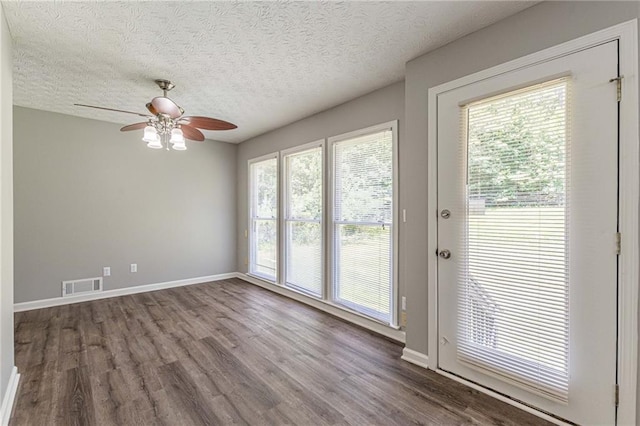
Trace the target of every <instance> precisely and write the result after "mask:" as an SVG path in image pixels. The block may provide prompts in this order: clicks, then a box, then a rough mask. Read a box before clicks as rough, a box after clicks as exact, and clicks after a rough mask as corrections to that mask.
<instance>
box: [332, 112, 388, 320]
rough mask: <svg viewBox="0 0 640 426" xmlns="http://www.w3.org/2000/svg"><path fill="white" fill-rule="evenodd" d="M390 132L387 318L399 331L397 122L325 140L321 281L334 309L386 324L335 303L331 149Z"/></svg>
mask: <svg viewBox="0 0 640 426" xmlns="http://www.w3.org/2000/svg"><path fill="white" fill-rule="evenodd" d="M387 130H390V131H391V137H392V141H391V146H392V153H391V159H392V160H391V161H392V180H393V182H392V193H393V194H392V209H391V211H392V223H391V230H392V233H391V265H390V267H391V301H390V309H391V312H390V315H389V326H391V327H393V328H398V327H399V318H398V317H399V311H400V309H399V306H398V303H399V285H398V251H399V250H398V249H399V247H398V234H399V233H398V228H399V223H398V216H399V215H398V120H392V121H388V122H386V123H381V124H376V125H373V126H369V127H366V128H363V129H359V130H354V131H352V132H347V133H342V134H339V135H336V136H332V137H329V138H327V150H328V153H327V155H326V158H327V163H328V164H327V166H328V167H327V169H328V173H327V185H326V186H327V188H326V190H327V191H329V195H328V197H327V201H328V203H327V205H326V208H325V213H326V214H327V216H328V217H327V226H326V228H327V235H326V236H325V238H326V240H327V241H330V243H328V244H327V245H328V246H329V247H328V251H327V254H328V257H327V261H326V262H325V267H326V268H327V269H326V271H325V273H326V276H327V277H329V279H327V280H325V281H326V282H325V285H326V286H327V289H326V291H327V295H328V300H329V301H330V302H331V303H332V304H334V305H336V306H340V307H342V308H343V309H347V310H349V311H353V312H357V313H358V314H361V315H364V316H366V317H367V318H370V319H371V320H373V321H379V322H382V323H384V324H386V322H385V321H382V320H380V319H379V318H376V317H375V316H371V315H368V314H367V313H366V311H360V310H355V309H354V308H353V307H350V306H349V305H348V304H345V303H343V302H339V301H337V300H336V295H335V290H336V286H335V283H336V279H335V275H334V267H333V266H334V264H335V263H336V261H337V258H336V253H337V247H336V232H337V226H336V218H335V190H334V189H335V188H334V185H335V171H336V169H335V145H336V144H337V143H339V142H342V141H345V140H349V139H353V138H356V137H359V136H366V135H370V134H374V133H379V132H383V131H387Z"/></svg>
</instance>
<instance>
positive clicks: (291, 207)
mask: <svg viewBox="0 0 640 426" xmlns="http://www.w3.org/2000/svg"><path fill="white" fill-rule="evenodd" d="M396 128H397V122H395V121H394V122H389V123H385V124H381V125H378V126H373V127H370V128H367V129H363V130H360V131H357V132H352V133H349V134H345V135H341V136H336V137H332V138H330V139H329V140H328V143H327V144H325V143H324V140H322V141H318V142H313V143H311V144H306V145H301V146H298V147H295V148H292V149H288V150H285V151H283V152H281V153H280V156H278V155H277V154H272V155H269V156H264V157H260V158H256V159H254V160H251V161H249V192H250V203H249V206H250V214H249V217H250V232H249V273H250V274H251V275H254V276H256V277H259V278H262V279H265V280H268V281H271V282H273V283H274V284H277V285H279V286H284V287H287V288H288V289H291V290H294V291H296V292H299V293H301V294H304V295H306V296H310V297H314V298H316V299H319V300H321V301H323V302H325V303H328V304H331V305H333V306H337V307H340V308H342V309H345V310H350V311H355V312H356V313H359V314H361V315H364V316H367V317H369V318H371V319H375V320H377V321H380V322H383V323H386V324H390V325H392V326H395V325H396V324H397V318H396V303H397V287H396V280H395V271H396V269H397V268H396V266H395V264H396V261H397V260H396V254H395V247H396V246H397V243H396V241H397V235H396V234H397V232H396V229H395V222H396V218H395V206H396V201H395V193H396V185H397V182H396V179H395V177H394V176H395V173H396V170H395V167H396V166H395V162H396V140H397V139H396ZM278 158H279V159H280V160H281V162H280V163H279V162H278ZM325 158H327V159H328V160H329V161H328V162H329V163H330V165H328V164H326V162H325V161H324V159H325ZM325 194H326V199H327V200H328V202H327V203H325ZM279 211H282V214H279V213H278V212H279ZM325 220H326V223H327V225H326V226H325ZM325 239H326V241H327V242H326V243H325Z"/></svg>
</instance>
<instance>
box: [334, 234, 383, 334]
mask: <svg viewBox="0 0 640 426" xmlns="http://www.w3.org/2000/svg"><path fill="white" fill-rule="evenodd" d="M337 233H338V241H337V244H336V257H337V259H336V260H337V262H336V268H335V274H336V276H335V281H336V290H335V291H336V299H337V300H338V301H339V302H341V303H344V304H345V305H347V306H351V307H352V308H354V309H356V310H358V311H362V312H364V313H366V314H368V315H370V316H373V317H376V318H379V319H381V320H383V321H387V322H389V320H390V312H391V311H390V308H391V306H390V304H391V235H392V233H391V227H390V226H385V227H382V226H361V225H337Z"/></svg>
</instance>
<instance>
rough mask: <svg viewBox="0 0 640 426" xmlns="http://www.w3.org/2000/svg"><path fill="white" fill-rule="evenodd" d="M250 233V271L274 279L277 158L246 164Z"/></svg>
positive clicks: (276, 238) (275, 274)
mask: <svg viewBox="0 0 640 426" xmlns="http://www.w3.org/2000/svg"><path fill="white" fill-rule="evenodd" d="M249 179H250V185H251V232H250V233H249V248H250V252H249V258H250V259H249V272H250V273H252V274H254V275H258V276H260V277H263V278H265V279H268V280H270V281H275V280H276V276H277V271H278V269H277V266H278V256H277V253H278V159H277V158H269V159H267V160H262V161H256V162H253V163H251V164H250V165H249Z"/></svg>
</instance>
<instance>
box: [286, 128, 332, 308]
mask: <svg viewBox="0 0 640 426" xmlns="http://www.w3.org/2000/svg"><path fill="white" fill-rule="evenodd" d="M325 145H326V144H325V139H319V140H316V141H313V142H309V143H305V144H303V145H298V146H295V147H292V148H288V149H283V150H282V151H280V156H279V158H280V160H279V161H280V181H279V185H280V192H279V194H280V205H279V212H281V214H279V218H280V220H279V221H280V233H279V241H281V242H282V244H279V245H278V251H279V253H280V262H279V265H278V268H279V270H280V271H282V273H281V274H280V276H281V277H282V280H281V281H278V283H279V284H280V285H282V286H284V287H286V288H287V289H289V290H292V291H296V292H299V293H302V294H304V295H305V296H309V297H312V298H314V299H319V300H326V298H327V294H328V293H327V285H326V281H327V280H326V277H327V275H326V271H325V265H326V261H327V253H326V249H327V239H326V213H327V205H326V201H327V197H326V191H327V173H326V158H327V155H326V151H325ZM316 148H320V152H321V154H322V166H321V173H322V214H321V215H320V235H321V260H320V271H321V283H322V288H321V292H320V295H316V294H313V293H312V292H309V291H307V290H305V289H304V288H301V287H298V286H296V285H294V284H290V285H288V284H287V260H288V257H287V255H288V253H287V224H288V221H289V217H288V216H289V210H288V205H287V203H288V199H287V196H288V194H289V181H288V170H287V161H286V157H288V156H290V155H295V154H299V153H302V152H304V151H309V150H312V149H316ZM294 222H295V221H294ZM311 222H314V223H315V221H311Z"/></svg>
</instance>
